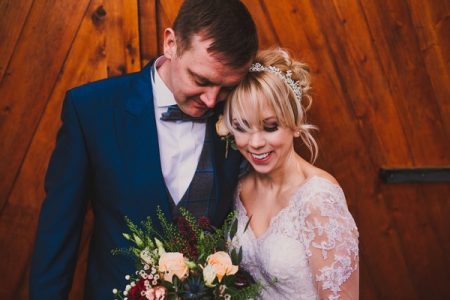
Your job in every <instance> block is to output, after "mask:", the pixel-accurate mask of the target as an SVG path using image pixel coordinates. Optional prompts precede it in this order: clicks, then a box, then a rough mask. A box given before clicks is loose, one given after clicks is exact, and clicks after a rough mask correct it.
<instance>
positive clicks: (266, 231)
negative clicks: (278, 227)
mask: <svg viewBox="0 0 450 300" xmlns="http://www.w3.org/2000/svg"><path fill="white" fill-rule="evenodd" d="M316 179H319V180H321V181H324V182H326V183H328V184H329V185H332V186H333V187H335V188H337V189H339V190H341V187H340V186H339V185H338V184H335V183H333V182H331V181H329V180H328V179H326V178H323V177H321V176H318V175H313V176H311V177H309V178H307V179H305V181H304V182H303V183H302V184H301V185H300V186H299V187H298V188H297V190H296V191H295V192H294V193H293V194H292V195H291V196H290V197H289V200H288V204H287V205H286V206H285V207H283V208H282V209H280V211H279V212H278V213H277V214H276V215H275V216H273V217H272V218H271V219H270V222H269V226H267V229H266V230H265V231H264V232H263V233H262V234H261V235H260V236H258V237H257V236H256V234H255V232H254V231H253V228H252V226H251V225H250V224H248V228H247V230H249V232H250V234H251V235H252V237H253V239H254V240H255V241H256V242H260V241H262V240H263V239H264V237H265V236H266V235H267V234H268V232H269V231H270V229H271V228H272V224H273V223H274V222H275V221H276V220H277V219H279V218H280V216H281V215H283V214H284V213H285V212H286V211H287V210H288V209H289V208H290V207H291V205H292V203H293V202H294V199H296V196H297V194H299V193H300V192H301V191H302V190H303V189H304V188H305V186H307V185H308V183H310V182H312V181H313V180H316ZM236 204H237V205H239V206H240V209H241V211H242V212H243V215H244V217H245V218H246V223H247V222H248V220H249V216H248V212H247V209H246V208H245V206H244V203H242V201H241V183H240V182H239V183H238V188H237V197H236Z"/></svg>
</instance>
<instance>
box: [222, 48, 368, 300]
mask: <svg viewBox="0 0 450 300" xmlns="http://www.w3.org/2000/svg"><path fill="white" fill-rule="evenodd" d="M309 89H310V79H309V73H308V69H307V67H306V65H304V64H302V63H300V62H298V61H295V60H293V59H292V58H291V57H290V56H289V54H288V53H287V52H286V51H285V50H283V49H279V48H278V49H273V50H266V51H262V52H260V53H259V54H258V56H257V58H256V60H255V63H254V64H253V65H252V67H251V68H250V72H249V73H248V75H247V76H246V77H245V78H244V80H243V81H242V82H241V83H240V84H239V86H238V87H237V88H236V89H235V90H234V91H233V92H232V93H231V94H230V96H229V99H228V101H227V103H226V107H225V123H226V125H227V127H228V128H229V129H230V131H231V132H232V134H233V135H234V138H235V143H236V146H237V147H238V149H239V151H240V152H241V153H242V155H243V156H244V157H245V158H246V159H247V160H248V161H249V163H250V165H251V168H250V171H249V172H248V173H247V174H246V175H245V176H244V177H243V178H241V180H240V183H239V186H238V189H237V192H236V200H235V201H236V204H235V205H236V210H237V215H238V224H239V228H238V233H237V234H236V236H235V238H234V239H233V241H232V243H233V245H234V246H237V247H238V246H242V248H243V249H244V251H243V260H242V266H243V267H244V268H245V269H247V270H248V271H249V272H250V273H251V275H252V276H253V277H254V278H255V279H256V280H257V281H259V282H261V283H263V285H264V286H265V288H264V290H263V292H262V295H261V299H358V292H359V267H358V231H357V228H356V225H355V222H354V220H353V218H352V216H351V214H350V212H349V211H348V208H347V204H346V200H345V196H344V193H343V191H342V189H341V187H340V186H339V184H338V183H337V181H336V179H335V178H334V177H333V176H331V175H330V174H329V173H327V172H326V171H324V170H321V169H319V168H317V167H315V166H314V165H313V164H311V163H310V162H308V161H307V160H305V159H304V158H303V157H301V156H300V155H298V154H297V153H296V152H295V151H294V139H296V138H301V140H302V142H303V144H305V145H306V146H307V148H308V149H309V151H310V153H311V159H312V161H314V160H315V158H316V156H317V144H316V142H315V140H314V138H313V137H312V135H311V133H310V132H311V130H313V129H315V127H314V126H312V125H309V124H307V123H306V115H305V113H306V111H307V110H308V108H309V106H310V104H311V97H310V95H309V94H308V92H309ZM248 220H250V223H249V226H248V228H247V230H244V227H245V225H246V224H247V222H248Z"/></svg>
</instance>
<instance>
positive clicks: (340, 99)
mask: <svg viewBox="0 0 450 300" xmlns="http://www.w3.org/2000/svg"><path fill="white" fill-rule="evenodd" d="M181 2H182V0H169V1H160V0H133V1H132V0H108V1H106V0H90V1H83V0H81V1H80V0H78V1H74V0H61V1H55V0H17V1H11V0H0V40H1V41H2V44H1V47H0V78H1V81H0V135H1V137H2V139H1V141H0V170H1V173H2V181H1V182H0V244H2V245H7V247H3V248H2V250H1V251H2V252H1V254H2V255H0V269H2V270H12V271H11V272H9V273H8V275H9V276H8V277H7V278H6V279H4V280H2V283H1V284H0V298H5V299H10V298H15V299H27V269H28V264H29V260H30V254H31V252H30V251H31V246H32V243H33V239H34V230H35V225H36V221H37V216H38V211H39V207H40V205H41V202H42V199H43V195H44V192H43V176H44V174H45V170H46V168H47V161H48V158H49V156H50V153H51V151H52V149H53V146H54V139H55V135H56V132H57V129H58V127H59V124H60V123H59V122H60V121H59V114H60V110H61V104H62V99H63V96H64V93H65V91H66V90H67V89H68V88H70V87H73V86H76V85H79V84H82V83H85V82H89V81H93V80H96V79H100V78H105V77H108V76H116V75H120V74H123V73H127V72H131V71H134V70H138V69H139V68H140V67H141V66H143V65H144V64H146V63H147V62H148V61H149V60H150V59H151V58H153V57H155V56H156V55H157V54H158V53H160V52H161V42H162V33H163V30H164V28H166V27H170V26H171V24H172V22H173V19H174V18H175V15H176V12H177V10H178V8H179V6H180V5H181ZM243 2H244V3H245V4H246V5H247V7H248V8H249V10H250V12H251V14H252V16H253V17H254V19H255V22H256V24H257V27H258V34H259V38H260V45H261V48H267V47H270V46H272V45H279V46H282V47H285V48H288V49H289V50H290V51H291V52H292V53H294V54H295V56H296V57H297V58H299V59H301V60H303V61H305V62H307V63H308V64H309V65H310V67H311V70H312V76H313V96H314V102H313V108H312V110H311V111H310V119H311V121H312V123H315V124H317V125H319V127H320V131H319V132H318V134H317V138H318V142H319V146H320V157H319V160H318V163H317V164H318V165H319V166H321V167H323V168H325V169H326V170H328V171H330V172H331V173H332V174H334V175H335V176H336V178H337V179H338V180H339V182H340V183H341V185H342V187H343V188H344V191H345V193H346V196H347V200H348V205H349V208H350V211H351V212H352V214H353V215H354V217H355V219H356V222H357V224H358V227H359V231H360V235H361V236H360V254H361V255H360V260H361V263H360V268H361V280H360V283H361V299H369V300H372V299H447V298H450V292H449V291H448V288H447V284H448V282H450V271H449V270H450V257H449V256H448V253H450V235H449V234H448V228H450V218H449V217H448V216H449V215H450V185H449V184H445V183H442V184H402V185H388V184H385V183H384V182H382V181H381V180H380V178H379V176H378V172H379V168H380V167H382V166H390V167H393V166H416V167H420V166H445V165H450V153H449V151H448V150H447V149H448V148H449V147H450V140H449V136H450V18H449V15H450V2H448V1H447V0H431V1H416V0H394V1H387V0H384V1H378V2H377V1H375V2H374V1H367V0H343V1H326V0H305V1H294V0H277V1H271V0H243ZM296 149H299V150H300V152H301V153H303V152H302V146H301V145H300V144H299V145H296ZM4 174H6V175H4ZM92 221H93V216H92V214H91V213H89V214H88V217H87V220H86V225H85V230H84V233H83V238H82V244H81V245H80V262H79V264H78V265H77V272H76V275H75V279H74V286H73V289H72V293H71V299H81V298H82V294H83V283H84V272H85V268H86V254H87V253H86V252H87V249H88V245H89V237H90V232H91V226H92ZM17 291H19V292H17ZM13 292H14V296H12V295H13V294H12V293H13Z"/></svg>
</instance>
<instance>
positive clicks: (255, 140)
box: [248, 130, 266, 148]
mask: <svg viewBox="0 0 450 300" xmlns="http://www.w3.org/2000/svg"><path fill="white" fill-rule="evenodd" d="M248 144H249V145H250V146H251V147H252V148H261V147H263V146H264V145H265V144H266V140H265V139H264V137H263V135H262V133H261V131H259V130H258V131H255V132H251V133H250V137H249V141H248Z"/></svg>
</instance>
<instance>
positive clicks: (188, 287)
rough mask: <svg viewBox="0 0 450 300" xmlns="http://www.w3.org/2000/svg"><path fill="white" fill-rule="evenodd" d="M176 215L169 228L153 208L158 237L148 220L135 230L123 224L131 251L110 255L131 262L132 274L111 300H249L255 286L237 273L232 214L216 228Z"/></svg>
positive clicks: (238, 253)
mask: <svg viewBox="0 0 450 300" xmlns="http://www.w3.org/2000/svg"><path fill="white" fill-rule="evenodd" d="M180 215H181V216H180V217H179V218H178V220H177V223H176V224H173V223H171V222H169V221H168V220H167V218H166V217H165V216H164V214H163V212H162V211H161V210H160V209H159V208H158V210H157V217H158V221H159V223H160V227H161V230H159V231H158V230H156V229H155V227H154V226H153V223H152V220H151V218H149V217H148V218H147V219H146V220H145V221H143V222H142V223H141V226H137V225H135V224H134V223H133V222H132V221H131V220H129V219H128V218H125V219H126V222H127V226H128V228H129V230H130V232H129V233H123V236H124V237H125V238H126V239H127V240H129V241H131V242H132V246H131V247H129V248H126V249H115V250H113V251H112V253H113V254H114V255H117V254H128V255H131V256H132V257H134V258H135V259H136V265H137V271H136V272H135V274H133V275H131V276H130V275H126V276H125V278H126V279H127V280H128V281H129V283H128V284H127V286H126V288H125V289H124V290H123V291H121V290H117V289H114V290H113V293H114V294H115V296H116V299H128V300H135V299H139V300H145V299H168V300H171V299H174V300H175V299H176V300H180V299H186V300H187V299H253V298H255V297H256V296H258V295H259V293H260V292H261V289H262V286H261V284H259V283H256V282H255V281H254V280H253V279H252V278H251V276H250V274H248V273H247V272H245V271H244V270H243V269H242V268H240V262H241V260H242V247H239V248H238V249H237V248H233V247H232V245H231V240H233V237H234V235H235V234H236V231H237V219H236V217H235V213H234V212H232V213H230V214H229V215H228V217H227V219H226V220H225V223H224V225H223V226H222V227H221V228H214V227H213V226H211V225H210V223H209V221H208V219H207V218H206V217H201V218H199V219H196V218H195V217H193V216H192V214H190V213H189V212H188V211H187V210H186V209H183V208H181V209H180ZM247 227H248V223H247V224H246V226H245V229H247Z"/></svg>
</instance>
